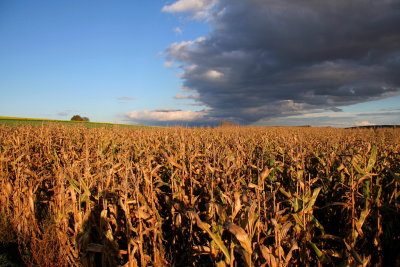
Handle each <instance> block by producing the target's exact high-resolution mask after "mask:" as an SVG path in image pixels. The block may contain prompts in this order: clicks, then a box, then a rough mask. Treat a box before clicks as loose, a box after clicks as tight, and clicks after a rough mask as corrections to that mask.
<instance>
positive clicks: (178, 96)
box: [174, 94, 198, 99]
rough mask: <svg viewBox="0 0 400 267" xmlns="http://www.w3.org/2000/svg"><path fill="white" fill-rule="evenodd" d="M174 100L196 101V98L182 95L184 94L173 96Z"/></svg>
mask: <svg viewBox="0 0 400 267" xmlns="http://www.w3.org/2000/svg"><path fill="white" fill-rule="evenodd" d="M174 98H175V99H197V98H198V97H197V96H195V95H184V94H177V95H175V96H174Z"/></svg>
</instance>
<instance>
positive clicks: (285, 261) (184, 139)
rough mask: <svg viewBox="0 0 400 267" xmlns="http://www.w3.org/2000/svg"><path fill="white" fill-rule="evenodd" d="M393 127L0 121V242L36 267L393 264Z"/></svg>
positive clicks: (398, 219)
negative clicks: (84, 124) (11, 245)
mask: <svg viewBox="0 0 400 267" xmlns="http://www.w3.org/2000/svg"><path fill="white" fill-rule="evenodd" d="M399 133H400V130H399V129H379V130H366V129H365V130H362V129H355V130H344V129H332V128H304V127H303V128H294V127H293V128H279V127H277V128H261V127H258V128H251V127H242V128H229V127H228V128H215V129H184V128H152V129H122V128H114V129H105V128H100V129H99V128H97V129H88V128H84V127H68V126H56V125H49V126H42V127H33V126H19V127H9V126H0V188H1V191H2V194H1V195H0V218H3V219H2V221H0V227H1V229H0V231H1V233H2V234H1V235H0V236H1V237H2V238H1V240H0V241H2V242H16V243H18V245H19V247H20V251H21V255H22V256H23V259H24V261H25V263H26V264H28V265H35V264H37V265H39V266H50V265H52V266H82V265H83V266H95V265H98V266H100V265H101V266H116V265H124V264H126V266H147V265H153V266H165V265H173V266H189V265H191V266H192V265H195V266H196V265H215V266H226V265H231V266H253V265H254V266H298V265H305V266H316V265H318V264H328V265H339V264H346V265H351V266H356V265H358V264H363V265H368V264H377V265H383V264H386V265H392V266H394V265H395V264H396V257H397V255H398V251H399V242H398V241H399V237H400V230H399V227H398V225H399V223H400V216H399V214H400V213H399V212H400V207H399V204H398V196H399V191H398V188H399V183H400V178H399V173H400V166H399V162H400V158H399V150H400V142H399V141H400V135H399ZM6 231H7V232H6Z"/></svg>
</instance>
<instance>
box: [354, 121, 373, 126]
mask: <svg viewBox="0 0 400 267" xmlns="http://www.w3.org/2000/svg"><path fill="white" fill-rule="evenodd" d="M371 125H376V123H372V122H369V121H358V122H356V123H355V126H371Z"/></svg>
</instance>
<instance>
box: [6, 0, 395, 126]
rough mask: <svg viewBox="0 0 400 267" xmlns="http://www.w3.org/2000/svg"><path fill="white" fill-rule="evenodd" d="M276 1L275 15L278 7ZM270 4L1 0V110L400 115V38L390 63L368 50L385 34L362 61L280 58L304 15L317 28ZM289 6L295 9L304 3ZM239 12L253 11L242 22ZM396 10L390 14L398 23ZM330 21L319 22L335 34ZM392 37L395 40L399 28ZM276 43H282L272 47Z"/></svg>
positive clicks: (131, 117)
mask: <svg viewBox="0 0 400 267" xmlns="http://www.w3.org/2000/svg"><path fill="white" fill-rule="evenodd" d="M354 1H358V0H354ZM267 2H268V1H267ZM269 2H271V3H270V4H271V5H272V8H269V9H268V12H272V11H271V10H274V5H278V4H277V3H275V1H272V0H271V1H269ZM286 2H288V1H286ZM339 2H340V1H339ZM389 2H390V1H389ZM279 5H285V1H281V2H279ZM263 8H264V6H263V3H262V1H258V0H251V1H249V2H245V3H242V4H240V5H239V4H237V3H236V2H235V4H229V1H228V2H227V1H225V0H179V1H140V4H139V3H138V1H42V0H38V1H13V0H4V1H1V2H0V91H1V96H2V97H1V98H0V116H18V117H33V118H49V119H67V120H68V119H70V118H71V117H72V115H74V114H80V115H82V116H87V117H89V118H90V119H91V121H101V122H122V123H141V124H158V125H165V124H167V125H172V124H192V123H194V124H201V125H205V124H216V123H218V121H220V120H222V119H227V120H230V121H236V122H239V123H244V124H256V125H304V124H312V125H331V126H337V127H345V126H351V125H355V124H359V125H362V124H364V125H367V124H400V119H399V117H400V116H399V115H400V97H399V88H400V87H399V83H400V82H399V79H398V78H396V77H395V76H396V75H397V74H400V71H399V69H398V67H399V66H400V64H399V62H400V49H399V45H398V44H397V45H394V46H393V45H392V46H390V47H391V49H392V50H391V51H389V52H390V53H389V52H388V53H387V54H385V55H384V56H385V59H386V61H385V62H384V63H381V62H382V61H379V62H380V63H377V62H378V61H376V62H372V63H371V62H369V63H368V64H364V63H363V62H365V58H367V56H368V57H370V56H369V55H370V54H371V51H378V52H379V51H380V49H382V51H383V48H381V47H388V46H387V44H385V45H386V46H384V45H382V44H380V43H379V44H374V45H373V46H371V48H369V47H368V46H366V47H365V49H364V48H360V51H361V50H363V49H364V50H365V55H364V54H360V55H359V58H357V59H355V58H345V56H341V57H340V58H334V57H332V54H330V51H327V52H326V54H323V55H322V56H320V57H319V58H318V59H317V60H314V61H313V62H307V61H304V60H303V61H302V62H301V63H299V61H295V60H294V59H295V58H296V60H297V58H298V54H296V53H300V52H301V51H300V52H296V51H295V52H293V48H290V50H287V51H289V52H290V53H293V56H292V57H289V56H287V57H282V56H277V55H282V54H290V53H282V52H287V51H285V50H282V51H280V50H279V49H278V48H277V47H285V45H286V44H288V43H289V42H292V41H293V40H292V38H294V37H293V36H294V35H295V34H294V33H293V34H290V31H292V30H293V32H295V30H296V27H295V26H293V25H295V24H300V23H299V21H301V22H302V23H304V27H303V28H302V29H304V36H307V33H308V32H309V31H310V32H315V30H314V29H311V28H310V27H311V26H308V24H307V23H308V21H305V20H307V18H304V17H301V16H300V15H298V14H295V16H293V14H292V16H291V18H292V17H295V18H297V17H296V16H297V15H298V21H294V22H292V21H290V20H289V19H288V18H287V17H286V15H285V14H280V13H279V12H278V11H276V12H275V11H274V12H275V13H268V12H267V11H265V12H264V13H262V11H263V10H264V9H263ZM286 8H287V11H286V12H288V14H290V10H291V8H293V9H294V10H295V9H296V8H294V7H292V6H290V4H287V6H286ZM304 8H307V10H309V11H310V12H314V13H315V14H318V15H320V13H321V12H322V11H320V10H319V9H318V7H313V6H306V7H304ZM334 8H337V9H338V11H340V8H342V7H336V6H335V7H334ZM372 8H373V6H371V9H372ZM265 10H266V9H265ZM276 10H280V9H278V7H277V9H276ZM257 12H259V13H257ZM260 12H261V13H260ZM362 12H365V13H366V14H368V12H369V9H368V8H365V10H363V11H362ZM383 12H386V10H383ZM387 12H389V11H387ZM252 13H254V14H252ZM241 14H249V16H250V17H251V16H253V17H252V19H249V21H250V22H246V23H242V24H238V21H242V19H241V18H242V16H241ZM388 14H389V13H388ZM396 14H397V13H396ZM396 14H394V15H393V14H389V15H390V16H389V20H390V19H392V20H393V21H396V20H397V19H398V16H396ZM264 18H269V19H268V21H265V20H264ZM321 20H323V19H321ZM277 22H279V24H277ZM324 23H325V24H324ZM329 23H330V21H322V24H321V25H325V27H326V32H327V34H329V31H330V30H331V27H330V24H329ZM283 24H284V25H289V26H287V28H286V30H285V32H288V35H287V36H283V35H282V34H281V33H280V34H279V35H277V34H276V33H275V31H274V30H273V28H272V26H271V29H269V28H268V26H266V27H264V25H274V27H276V25H283ZM291 25H292V26H291ZM361 26H363V24H362V22H360V27H361ZM380 26H381V25H380ZM382 27H387V26H385V25H383V26H382ZM252 31H254V32H252ZM257 31H261V32H257ZM263 31H265V32H263ZM382 32H385V31H382ZM264 33H265V34H264ZM387 34H388V35H389V34H391V36H393V35H394V36H396V37H399V31H398V30H397V31H396V30H394V32H393V30H392V31H388V33H387ZM259 36H270V39H267V40H264V39H262V40H261V39H260V38H259ZM323 37H324V34H321V38H323ZM383 37H384V36H383ZM355 38H357V37H355ZM363 38H364V37H363ZM371 38H375V37H374V36H371ZM375 39H376V38H375ZM240 40H245V41H240ZM275 40H278V41H279V42H280V43H279V44H282V45H279V46H272V45H270V44H272V43H273V42H274V41H275ZM308 40H309V39H307V41H306V42H308ZM296 41H298V42H299V44H302V43H303V42H302V40H300V39H296ZM371 43H372V42H371ZM341 45H342V46H341V47H346V45H343V43H342V44H341ZM257 46H259V47H261V48H257V49H253V48H254V47H257ZM308 46H309V45H308ZM299 47H300V48H301V45H299ZM300 48H299V49H300ZM252 49H253V50H252ZM288 49H289V48H288ZM296 49H297V47H296ZM349 49H351V48H350V47H349ZM306 50H307V47H305V48H304V50H303V51H305V52H304V54H307V53H308V52H307V51H306ZM364 50H363V51H364ZM258 51H262V53H261V54H260V55H257V54H256V53H257V52H258ZM335 51H336V50H335ZM385 51H386V50H385ZM335 53H336V54H337V52H335ZM347 54H348V53H345V51H344V52H343V55H347ZM377 54H379V53H377ZM265 55H269V56H265ZM325 55H326V56H325ZM379 55H381V54H379ZM311 57H314V54H311V56H309V57H308V58H311ZM382 57H383V56H380V58H382ZM276 62H278V63H276ZM283 62H294V63H293V64H298V66H299V67H296V68H293V67H292V66H293V64H291V65H290V67H289V65H285V64H286V63H283ZM360 62H361V63H360ZM273 64H275V65H274V66H273V67H271V66H272V65H273ZM285 66H286V67H285ZM304 66H306V67H307V68H308V69H307V70H306V71H305V67H304ZM371 66H372V67H371ZM300 69H301V72H299V70H300ZM254 70H257V72H256V71H254ZM311 71H312V75H311V74H310V73H311ZM277 72H279V73H283V74H285V73H288V75H287V76H285V77H300V76H301V79H297V80H296V81H293V80H289V78H285V79H284V80H282V79H280V80H279V79H278V78H276V76H273V75H275V74H276V73H277ZM344 72H345V73H350V74H349V78H346V79H344V80H343V82H341V83H337V82H336V81H337V80H338V79H334V80H330V79H331V77H332V75H340V77H343V73H344ZM272 73H274V74H272ZM364 73H366V74H364ZM389 73H391V74H393V73H394V76H393V77H391V76H390V75H389ZM230 75H231V76H230ZM318 75H320V76H318ZM310 77H311V78H310ZM327 77H329V79H328V78H327ZM338 77H339V76H338ZM371 77H377V78H376V79H372V78H371ZM382 77H384V78H382ZM228 78H229V79H228ZM313 79H314V80H313ZM339 80H340V79H339ZM255 81H257V82H255ZM299 81H301V83H300V82H299ZM316 81H324V82H325V83H318V82H316ZM256 83H257V84H256ZM299 84H300V85H299ZM330 84H333V85H332V86H330ZM272 85H273V86H272ZM288 85H289V86H288ZM311 86H312V87H311ZM316 86H317V87H316ZM299 88H301V89H299ZM320 88H324V89H323V90H322V89H320ZM278 91H280V92H285V94H277V93H276V92H278ZM261 102H262V104H261ZM333 110H334V111H336V112H334V111H333Z"/></svg>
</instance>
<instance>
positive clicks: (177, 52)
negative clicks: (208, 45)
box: [167, 37, 206, 61]
mask: <svg viewBox="0 0 400 267" xmlns="http://www.w3.org/2000/svg"><path fill="white" fill-rule="evenodd" d="M205 40H206V38H204V37H199V38H197V39H195V40H192V41H183V42H179V43H177V42H175V43H172V44H171V45H170V46H169V47H168V49H167V50H168V55H169V57H171V56H173V57H174V58H177V59H179V60H180V61H185V60H187V59H188V57H189V55H190V53H191V52H192V51H193V50H194V49H195V48H196V45H198V44H199V43H201V42H204V41H205Z"/></svg>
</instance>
